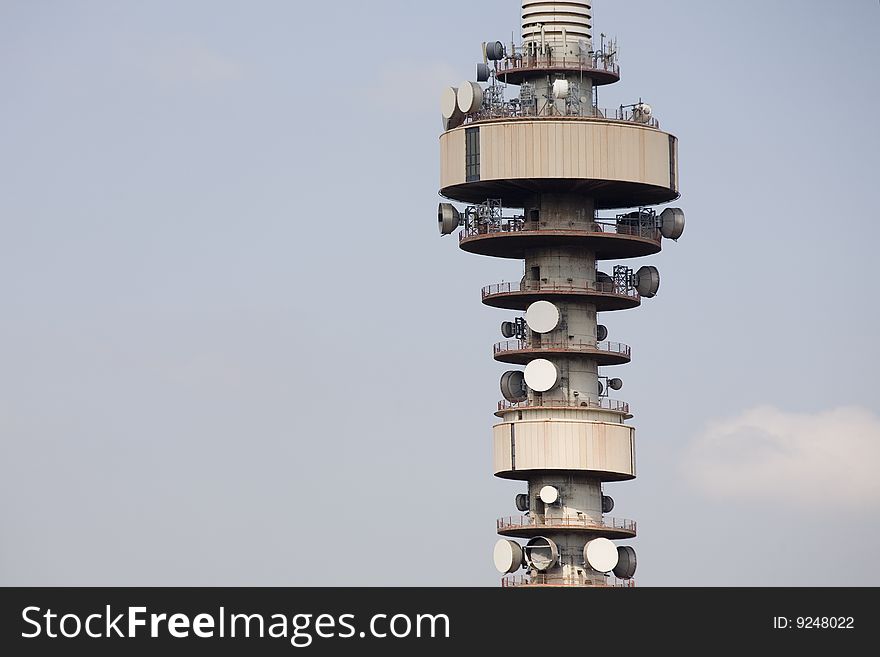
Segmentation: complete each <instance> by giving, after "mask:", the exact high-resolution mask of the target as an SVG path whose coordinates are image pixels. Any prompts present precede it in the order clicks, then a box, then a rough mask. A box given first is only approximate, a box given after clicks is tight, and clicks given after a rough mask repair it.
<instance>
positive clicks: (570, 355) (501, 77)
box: [438, 1, 684, 586]
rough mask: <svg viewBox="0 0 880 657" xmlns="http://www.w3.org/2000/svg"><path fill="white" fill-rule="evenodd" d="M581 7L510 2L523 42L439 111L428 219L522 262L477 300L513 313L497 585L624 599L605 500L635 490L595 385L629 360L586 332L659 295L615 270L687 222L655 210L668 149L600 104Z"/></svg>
mask: <svg viewBox="0 0 880 657" xmlns="http://www.w3.org/2000/svg"><path fill="white" fill-rule="evenodd" d="M592 4H593V3H592V2H573V1H566V2H532V1H526V2H523V3H522V32H521V41H520V43H510V44H507V45H505V44H503V43H501V42H500V41H487V42H486V43H484V44H483V47H482V61H480V62H479V63H478V64H477V70H476V76H475V80H474V81H470V80H468V81H465V82H463V83H461V84H460V85H459V86H458V87H449V88H447V89H445V90H444V91H443V94H442V99H441V113H442V118H443V133H442V134H441V136H440V159H441V171H440V194H441V196H443V197H444V198H445V199H447V200H448V201H454V202H457V203H459V204H460V205H464V207H458V206H456V205H454V204H453V203H450V202H443V203H441V204H440V206H439V209H438V222H439V227H440V233H441V234H442V235H449V234H452V233H454V232H456V231H459V246H460V247H461V248H462V249H463V250H465V251H467V252H469V253H475V254H478V255H484V256H492V257H496V258H509V259H516V260H522V261H523V276H522V279H521V280H519V281H517V282H512V283H498V284H494V285H488V286H486V287H484V288H483V290H482V300H483V303H484V304H486V305H488V306H491V307H494V308H500V309H503V310H507V311H513V312H515V313H521V314H518V315H516V316H510V317H508V318H507V319H506V321H504V322H503V323H502V324H501V333H502V336H503V337H504V338H505V340H504V341H502V342H499V343H498V344H496V345H495V347H494V349H493V355H494V358H495V360H497V361H499V362H502V363H509V364H510V365H512V366H520V367H521V369H511V370H510V371H507V372H505V373H504V374H503V375H502V377H501V395H502V397H503V400H502V401H500V402H499V403H498V409H497V411H496V413H495V415H496V416H498V418H499V422H498V424H496V425H495V426H494V427H493V438H492V440H493V447H494V455H493V469H494V474H495V476H497V477H501V478H504V479H513V480H518V481H522V482H523V492H522V493H520V494H518V495H517V496H516V499H515V500H513V502H515V506H516V509H517V510H518V511H519V512H520V514H521V515H517V516H508V517H504V518H501V519H500V520H498V522H497V529H498V533H499V534H500V535H501V536H502V538H501V539H500V540H499V541H498V542H497V543H496V545H495V551H494V561H495V566H496V567H497V568H498V570H499V571H500V572H501V573H502V574H503V575H504V576H503V579H502V584H503V585H505V586H609V585H623V586H631V585H632V584H633V579H632V578H633V575H634V574H635V570H636V553H635V550H634V549H633V548H632V547H631V546H629V545H625V544H620V542H621V541H626V540H627V539H632V538H634V537H635V535H636V524H635V522H633V521H631V520H622V519H619V518H613V517H611V516H610V515H609V514H610V513H611V512H612V510H613V509H614V500H613V499H612V498H611V497H610V496H608V495H607V494H606V491H605V488H604V486H605V484H606V483H607V482H614V481H624V480H630V479H633V478H634V477H635V476H636V465H635V451H634V437H635V429H634V427H633V426H632V425H630V424H627V420H629V419H630V418H631V417H632V415H631V414H630V408H629V405H628V404H627V403H625V402H622V401H616V400H614V399H611V398H610V397H609V394H610V393H611V392H612V391H615V392H616V391H618V390H620V389H621V387H622V386H623V381H622V380H621V379H619V378H616V377H612V375H610V374H606V372H607V371H608V370H607V369H606V368H612V367H616V366H619V365H623V364H625V363H628V362H629V361H630V358H631V356H632V354H631V351H630V348H629V347H628V346H627V345H624V344H620V343H619V342H613V341H609V340H608V338H609V331H608V329H607V328H606V327H605V325H603V324H602V323H601V320H602V314H604V313H610V312H614V311H619V310H627V309H631V308H635V307H637V306H639V305H640V304H641V302H642V300H643V299H650V298H652V297H654V296H655V295H656V294H657V291H658V289H659V287H660V275H659V272H658V271H657V269H656V268H655V267H653V266H650V265H647V266H642V267H639V268H638V269H634V268H633V267H630V266H629V265H628V264H621V261H622V262H623V263H626V262H628V261H629V260H630V259H632V258H640V257H644V256H649V255H652V254H655V253H657V252H659V251H660V249H661V246H662V244H663V240H664V239H672V240H677V239H678V238H679V237H681V234H682V232H683V231H684V213H683V212H682V211H681V210H680V209H678V208H671V207H667V208H666V209H663V210H662V211H658V210H657V209H655V208H654V207H653V206H657V205H659V204H665V203H668V202H670V201H673V200H675V199H677V198H678V196H679V192H678V150H677V139H676V138H675V137H674V136H673V135H671V134H669V133H667V132H664V131H662V130H661V129H660V124H659V122H658V121H657V119H656V117H655V116H654V112H653V110H652V108H651V106H650V105H648V104H647V103H645V102H642V100H641V99H640V100H638V101H637V102H633V103H631V104H627V105H620V106H618V107H617V108H615V109H613V110H606V109H601V108H600V107H599V105H598V89H599V87H602V86H605V85H610V84H613V83H615V82H617V81H618V80H619V79H620V68H619V66H618V61H617V59H618V58H617V52H618V49H617V42H616V40H610V39H607V38H606V37H605V35H604V34H603V35H602V36H601V38H600V39H599V41H598V43H597V41H596V40H595V39H594V38H593V17H592ZM609 210H613V211H615V212H614V213H613V214H610V215H608V216H605V215H601V216H600V214H599V212H600V211H609ZM506 211H510V212H512V214H511V213H506ZM611 337H612V338H613V336H611Z"/></svg>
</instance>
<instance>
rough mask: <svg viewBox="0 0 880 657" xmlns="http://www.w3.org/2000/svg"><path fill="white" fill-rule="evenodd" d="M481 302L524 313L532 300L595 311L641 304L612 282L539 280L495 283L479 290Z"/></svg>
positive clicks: (633, 293)
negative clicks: (584, 305)
mask: <svg viewBox="0 0 880 657" xmlns="http://www.w3.org/2000/svg"><path fill="white" fill-rule="evenodd" d="M482 297H483V303H484V304H486V305H487V306H491V307H492V308H503V309H505V310H525V309H526V308H528V307H529V306H530V305H531V304H532V303H534V302H535V301H541V300H546V301H581V302H587V303H592V304H594V305H595V306H596V310H597V311H599V312H602V311H607V310H627V309H629V308H636V307H637V306H638V305H639V304H640V303H641V297H640V296H639V293H638V292H637V291H636V290H635V289H633V288H628V289H623V288H621V287H619V286H617V285H614V284H613V283H587V282H584V283H583V284H569V285H562V284H559V283H545V282H543V281H526V282H525V283H496V284H494V285H487V286H486V287H484V288H483V290H482Z"/></svg>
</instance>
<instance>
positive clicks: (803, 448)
mask: <svg viewBox="0 0 880 657" xmlns="http://www.w3.org/2000/svg"><path fill="white" fill-rule="evenodd" d="M684 468H685V475H686V476H687V477H688V478H689V479H690V481H691V482H692V483H693V484H694V485H695V486H696V487H698V488H699V489H701V490H702V491H703V492H705V493H708V494H710V495H713V496H716V497H724V498H735V499H743V500H749V501H750V502H762V503H763V504H764V505H767V506H772V505H776V504H778V503H780V502H783V503H786V504H788V505H790V506H797V507H802V508H807V509H809V508H815V509H816V510H822V511H828V510H841V509H845V508H864V507H868V506H877V505H880V473H878V469H880V418H878V417H877V416H876V415H875V414H874V413H871V412H870V411H868V410H866V409H863V408H858V407H844V408H837V409H834V410H830V411H823V412H817V413H814V414H809V413H786V412H784V411H781V410H779V409H776V408H773V407H770V406H762V407H758V408H754V409H751V410H748V411H745V412H744V413H742V414H741V415H739V416H737V417H734V418H731V419H727V420H722V421H717V422H713V423H711V424H709V425H708V426H707V427H706V429H705V430H704V431H703V432H702V433H701V434H700V435H699V436H698V437H697V438H696V439H695V440H694V441H693V442H692V443H691V445H690V446H689V448H688V450H687V452H686V456H685V460H684Z"/></svg>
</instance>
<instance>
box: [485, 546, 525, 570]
mask: <svg viewBox="0 0 880 657" xmlns="http://www.w3.org/2000/svg"><path fill="white" fill-rule="evenodd" d="M492 557H493V560H494V561H495V568H496V569H497V570H498V572H499V573H505V574H506V573H512V572H515V571H517V570H519V568H520V566H522V563H523V549H522V546H521V545H520V544H519V543H517V542H516V541H509V540H507V539H506V538H502V539H501V540H499V541H498V542H497V543H495V550H494V551H493V554H492Z"/></svg>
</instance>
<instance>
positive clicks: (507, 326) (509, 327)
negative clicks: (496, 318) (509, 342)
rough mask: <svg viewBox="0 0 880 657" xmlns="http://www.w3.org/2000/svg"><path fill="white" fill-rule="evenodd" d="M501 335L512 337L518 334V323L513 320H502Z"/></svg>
mask: <svg viewBox="0 0 880 657" xmlns="http://www.w3.org/2000/svg"><path fill="white" fill-rule="evenodd" d="M501 335H503V336H504V337H505V338H508V339H510V338H512V337H513V336H514V335H516V324H514V323H513V322H501Z"/></svg>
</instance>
